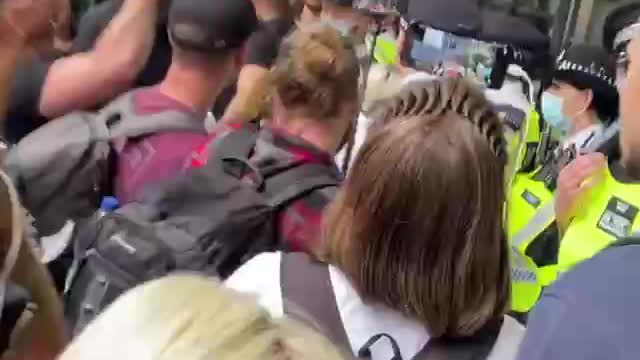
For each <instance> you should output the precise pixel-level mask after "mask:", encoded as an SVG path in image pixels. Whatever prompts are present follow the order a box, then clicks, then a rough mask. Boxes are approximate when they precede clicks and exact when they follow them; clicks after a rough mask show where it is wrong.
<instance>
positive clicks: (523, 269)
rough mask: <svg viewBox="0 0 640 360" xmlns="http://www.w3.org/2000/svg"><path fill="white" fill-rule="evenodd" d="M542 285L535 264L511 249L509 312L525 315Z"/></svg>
mask: <svg viewBox="0 0 640 360" xmlns="http://www.w3.org/2000/svg"><path fill="white" fill-rule="evenodd" d="M541 293H542V284H541V283H540V279H539V276H538V268H537V267H536V264H535V263H534V262H533V260H531V259H530V258H529V257H528V256H526V255H524V254H522V253H521V252H520V251H519V250H518V249H516V248H515V247H511V310H513V311H516V312H519V313H526V312H528V311H530V310H531V309H532V308H533V306H534V305H535V304H536V302H537V301H538V299H539V298H540V294H541Z"/></svg>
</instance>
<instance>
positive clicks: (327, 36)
mask: <svg viewBox="0 0 640 360" xmlns="http://www.w3.org/2000/svg"><path fill="white" fill-rule="evenodd" d="M272 72H273V83H274V87H275V92H276V94H277V95H278V97H279V99H280V101H281V102H282V105H283V106H284V107H285V108H288V109H292V108H293V109H297V110H302V111H303V112H304V113H306V114H305V115H306V116H309V117H312V118H316V119H318V120H329V119H335V118H337V117H339V115H340V114H342V111H343V110H345V108H344V105H346V104H349V105H353V104H357V102H358V78H359V76H360V69H359V66H358V60H357V58H356V54H355V51H354V49H353V47H352V46H351V45H350V44H349V43H348V41H346V40H345V39H344V38H343V37H342V36H341V35H340V33H339V32H338V31H337V30H335V29H334V28H332V27H330V26H328V25H324V24H320V23H312V24H302V23H299V24H298V28H297V30H296V31H294V32H293V33H292V34H291V35H289V36H288V37H287V38H286V39H285V40H284V41H283V43H282V46H281V47H280V52H279V55H278V58H277V60H276V63H275V66H274V68H273V69H272ZM356 109H357V107H356Z"/></svg>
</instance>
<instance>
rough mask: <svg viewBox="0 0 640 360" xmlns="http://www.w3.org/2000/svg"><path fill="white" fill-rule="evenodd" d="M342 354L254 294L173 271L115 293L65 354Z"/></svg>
mask: <svg viewBox="0 0 640 360" xmlns="http://www.w3.org/2000/svg"><path fill="white" fill-rule="evenodd" d="M89 358H91V359H93V360H100V359H104V360H113V359H121V360H133V359H135V360H164V359H166V360H176V359H180V360H209V359H210V360H236V359H237V360H296V359H309V360H311V359H313V360H323V359H326V360H338V359H342V356H341V354H340V353H339V352H338V351H337V350H336V349H335V348H334V347H333V346H332V345H331V344H330V343H329V342H328V341H327V340H325V339H324V338H322V337H320V336H318V335H315V334H314V333H312V332H310V331H309V330H307V329H305V328H302V327H300V326H298V325H296V324H293V323H291V322H289V321H286V320H283V321H274V320H272V319H271V317H270V316H269V314H268V313H267V312H266V311H265V310H264V309H263V308H261V307H260V306H258V305H257V304H256V302H255V301H254V300H253V299H250V298H247V297H243V296H240V295H238V294H237V293H235V292H233V291H232V290H229V289H226V288H224V287H221V286H220V285H219V284H218V283H217V281H215V280H213V279H210V278H204V277H200V276H196V275H188V274H182V275H172V276H169V277H166V278H163V279H160V280H156V281H152V282H149V283H146V284H144V285H141V286H139V287H137V288H135V289H133V290H131V291H129V292H128V293H126V294H124V295H123V296H122V297H120V298H119V299H118V300H116V301H115V302H114V303H113V304H112V305H111V306H110V307H108V308H107V309H106V310H105V312H104V313H102V314H101V315H100V316H99V317H98V318H97V319H96V320H95V321H94V322H92V323H91V324H89V325H88V326H87V328H86V329H85V330H84V331H83V332H82V333H81V334H80V335H79V337H78V338H77V339H75V341H73V343H72V344H71V345H70V346H69V347H68V348H67V350H66V351H65V352H64V353H63V354H62V356H61V357H60V360H85V359H89Z"/></svg>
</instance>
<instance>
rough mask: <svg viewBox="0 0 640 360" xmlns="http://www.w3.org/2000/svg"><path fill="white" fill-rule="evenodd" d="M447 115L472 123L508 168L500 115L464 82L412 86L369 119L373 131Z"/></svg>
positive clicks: (380, 106) (379, 106) (382, 103)
mask: <svg viewBox="0 0 640 360" xmlns="http://www.w3.org/2000/svg"><path fill="white" fill-rule="evenodd" d="M448 111H451V112H454V113H456V114H458V115H460V116H462V117H464V118H466V119H469V121H471V122H472V123H473V124H474V125H475V126H476V128H477V129H478V131H479V132H480V133H481V134H482V135H483V136H484V137H485V139H486V140H487V143H488V144H489V147H490V148H491V150H492V151H493V153H494V154H495V155H496V157H497V158H498V160H499V161H501V162H502V163H503V164H506V162H507V145H506V141H505V140H504V137H503V129H502V123H501V122H500V119H499V117H498V115H497V114H496V113H495V112H494V111H493V110H492V108H491V106H490V104H489V102H488V101H487V100H486V99H485V97H484V95H483V94H482V93H481V92H480V91H479V90H478V89H477V88H475V87H474V86H473V85H471V84H470V83H468V82H467V81H465V80H464V79H462V78H446V79H437V80H425V81H419V82H414V83H411V84H410V85H408V86H406V87H405V88H403V89H402V90H401V91H400V92H399V93H398V94H397V95H396V96H394V97H393V98H389V99H384V100H381V101H379V102H376V103H375V104H373V105H372V106H371V110H370V111H368V112H367V114H366V115H367V116H368V117H369V118H370V119H372V121H373V122H372V127H371V128H372V129H373V130H375V129H380V128H382V127H383V126H385V125H387V124H388V123H390V122H392V121H397V120H396V119H406V118H410V117H415V116H426V117H427V118H428V119H433V118H436V117H439V116H442V115H444V114H445V113H446V112H448ZM428 121H429V120H428Z"/></svg>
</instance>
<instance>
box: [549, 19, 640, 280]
mask: <svg viewBox="0 0 640 360" xmlns="http://www.w3.org/2000/svg"><path fill="white" fill-rule="evenodd" d="M637 27H638V24H633V25H631V26H630V27H628V28H626V29H623V30H622V31H621V33H626V34H629V33H631V34H633V33H634V32H633V31H632V30H633V29H634V28H637ZM635 33H636V35H635V37H637V34H640V32H635ZM633 37H634V36H632V37H631V38H633ZM627 40H628V39H627ZM619 45H622V44H619ZM623 48H624V50H626V51H623V52H622V53H621V59H619V61H618V68H619V69H620V71H618V73H619V74H620V75H621V79H620V80H623V79H622V77H624V80H625V81H624V82H623V83H624V84H623V85H622V86H620V89H621V90H620V91H621V94H622V96H621V115H622V117H621V126H622V128H621V135H620V139H621V142H620V143H621V150H622V161H621V162H619V161H611V160H610V161H608V162H605V161H604V159H603V158H602V157H601V156H600V155H597V154H592V155H589V156H585V157H580V158H578V159H576V160H575V161H574V162H573V163H572V164H570V165H569V166H567V167H566V168H565V169H564V170H563V171H562V172H561V173H560V177H559V180H558V184H559V185H558V196H557V199H556V213H557V217H558V219H559V220H560V219H562V221H561V222H560V225H561V227H562V228H563V230H564V236H563V238H562V242H561V246H560V250H559V257H558V265H559V270H560V271H565V270H567V269H569V268H571V267H572V266H573V265H575V264H576V263H578V262H580V261H582V260H585V259H587V258H589V257H591V256H593V255H594V254H596V253H597V252H598V251H600V250H602V249H603V248H605V247H607V246H609V245H610V244H611V243H612V242H614V241H615V240H616V239H617V238H619V237H623V236H628V235H630V234H632V233H635V232H637V231H638V230H640V216H638V215H639V214H638V212H639V210H640V177H639V175H640V173H638V171H637V166H636V165H637V160H638V159H637V154H638V150H637V149H638V147H637V145H636V142H637V140H635V138H634V136H635V134H634V133H633V130H635V129H636V127H637V125H635V120H637V119H635V118H636V117H637V116H638V115H637V114H638V112H637V110H638V104H636V102H637V101H638V100H639V97H638V96H639V95H640V92H639V91H640V88H639V87H638V82H637V80H636V77H637V74H638V73H639V70H640V66H638V65H639V64H640V57H639V56H640V43H639V42H638V40H637V39H633V40H631V42H630V43H629V45H628V46H626V47H623ZM627 54H628V57H627ZM627 70H628V74H627ZM627 82H628V83H627Z"/></svg>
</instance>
